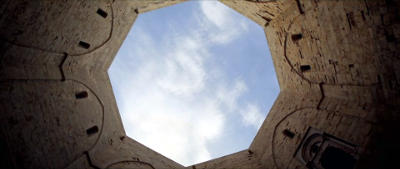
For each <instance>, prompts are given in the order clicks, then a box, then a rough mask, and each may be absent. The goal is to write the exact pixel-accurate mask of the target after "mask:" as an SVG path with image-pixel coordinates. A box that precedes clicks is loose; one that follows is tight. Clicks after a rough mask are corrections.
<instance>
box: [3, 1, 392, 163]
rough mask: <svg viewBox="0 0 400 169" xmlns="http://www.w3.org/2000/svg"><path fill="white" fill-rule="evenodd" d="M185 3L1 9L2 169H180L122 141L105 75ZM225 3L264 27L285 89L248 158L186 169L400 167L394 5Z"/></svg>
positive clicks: (8, 4)
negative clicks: (163, 14) (154, 23)
mask: <svg viewBox="0 0 400 169" xmlns="http://www.w3.org/2000/svg"><path fill="white" fill-rule="evenodd" d="M180 2H183V0H2V2H1V3H0V13H1V15H0V27H1V28H0V30H1V32H0V111H1V112H0V124H1V125H0V154H1V158H0V168H7V169H25V168H33V169H47V168H48V169H99V168H101V169H103V168H113V169H116V168H122V169H132V168H148V169H152V168H157V169H163V168H185V167H184V166H182V165H180V164H178V163H176V162H174V161H172V160H170V159H168V158H166V157H164V156H162V155H160V154H159V153H157V152H155V151H153V150H151V149H149V148H147V147H145V146H143V145H142V144H140V143H138V142H136V141H135V140H133V139H131V138H129V137H127V136H125V131H124V129H123V126H122V122H121V119H120V115H119V112H118V109H117V106H116V102H115V98H114V95H113V91H112V88H111V84H110V81H109V77H108V75H107V69H108V67H109V66H110V64H111V62H112V60H113V58H114V57H115V55H116V53H117V51H118V49H119V48H120V46H121V44H122V42H123V40H124V39H125V37H126V35H127V34H128V31H129V30H130V28H131V27H132V24H133V23H134V21H135V19H136V18H137V16H138V15H139V14H140V13H143V12H147V11H150V10H156V9H158V8H161V7H165V6H169V5H173V4H176V3H180ZM221 2H222V3H224V4H225V5H227V6H229V7H231V8H232V9H234V10H236V11H238V12H240V13H241V14H243V15H244V16H246V17H248V18H250V19H251V20H253V21H254V22H256V23H258V24H259V25H260V26H261V27H263V28H264V30H265V35H266V37H267V39H268V43H269V48H270V50H271V54H272V57H273V61H274V65H275V69H276V73H277V76H278V80H279V85H280V88H281V91H280V94H279V97H278V98H277V100H276V101H275V103H274V105H273V107H272V109H271V111H270V112H269V114H268V117H267V118H266V119H265V121H264V123H263V125H262V127H261V128H260V130H259V131H258V134H257V136H256V137H255V139H254V140H253V142H252V143H251V145H250V146H249V148H248V149H247V150H244V151H241V152H237V153H234V154H231V155H227V156H224V157H221V158H217V159H214V160H210V161H207V162H204V163H200V164H195V165H192V166H188V167H186V168H188V169H203V168H210V169H211V168H212V169H213V168H251V169H353V168H357V169H381V168H399V167H396V166H398V164H399V163H398V161H397V160H398V157H399V156H400V155H399V154H400V137H399V135H400V130H399V128H400V127H399V123H400V121H399V119H400V112H399V111H400V0H279V1H278V0H221ZM265 47H267V46H265Z"/></svg>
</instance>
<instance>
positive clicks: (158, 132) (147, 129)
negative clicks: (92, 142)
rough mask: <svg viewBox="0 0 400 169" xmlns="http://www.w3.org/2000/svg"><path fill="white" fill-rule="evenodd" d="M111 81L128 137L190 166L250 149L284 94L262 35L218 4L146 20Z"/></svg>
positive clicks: (192, 5) (193, 5)
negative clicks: (276, 103) (264, 122)
mask: <svg viewBox="0 0 400 169" xmlns="http://www.w3.org/2000/svg"><path fill="white" fill-rule="evenodd" d="M108 73H109V75H110V78H111V83H112V86H113V90H114V93H115V96H116V99H117V104H118V108H119V111H120V113H121V116H122V121H123V124H124V127H125V130H126V133H127V135H128V136H130V137H131V138H133V139H135V140H137V141H139V142H141V143H142V144H144V145H146V146H148V147H150V148H151V149H153V150H155V151H157V152H159V153H161V154H163V155H165V156H166V157H168V158H170V159H172V160H174V161H176V162H178V163H180V164H182V165H185V166H187V165H191V164H195V163H199V162H203V161H206V160H210V159H213V158H216V157H220V156H223V155H227V154H230V153H234V152H237V151H241V150H243V149H246V148H248V146H249V145H250V143H251V141H252V140H253V138H254V136H255V135H256V133H257V130H258V128H259V127H260V125H261V124H262V122H263V120H264V119H265V117H266V115H267V113H268V111H269V109H270V108H271V106H272V104H273V101H274V100H275V99H276V97H277V95H278V93H279V87H278V82H277V79H276V75H275V72H274V69H273V64H272V59H271V56H270V54H269V49H268V48H267V41H266V39H265V36H264V32H263V30H262V28H261V27H259V26H258V25H256V24H255V23H254V22H252V21H250V20H248V19H247V18H245V17H243V16H241V15H240V14H238V13H236V12H235V11H233V10H231V9H230V8H228V7H226V6H224V5H223V4H221V3H219V2H216V1H189V2H185V3H181V4H178V5H174V6H171V7H167V8H162V9H159V10H156V11H151V12H147V13H144V14H141V15H140V16H139V17H138V19H137V20H136V21H135V24H134V26H133V27H132V29H131V31H130V33H129V35H128V37H127V38H126V40H125V42H124V44H123V45H122V47H121V49H120V50H119V52H118V54H117V57H116V58H115V60H114V62H113V64H112V66H111V68H110V69H109V71H108Z"/></svg>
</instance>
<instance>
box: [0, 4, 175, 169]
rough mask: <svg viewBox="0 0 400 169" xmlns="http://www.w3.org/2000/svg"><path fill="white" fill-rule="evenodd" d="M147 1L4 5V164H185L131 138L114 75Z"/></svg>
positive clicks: (0, 117)
mask: <svg viewBox="0 0 400 169" xmlns="http://www.w3.org/2000/svg"><path fill="white" fill-rule="evenodd" d="M141 2H144V1H125V0H119V1H112V0H109V1H107V0H101V1H99V0H96V1H95V0H91V1H86V0H74V1H65V2H64V1H39V0H35V1H30V0H26V1H22V0H21V1H7V2H5V3H2V4H1V7H0V9H1V11H0V12H1V13H2V15H1V18H0V27H1V33H0V39H1V41H0V42H1V43H0V44H1V45H0V51H1V52H0V53H1V55H0V88H1V90H0V105H1V106H0V110H1V111H2V112H1V114H0V121H1V123H2V124H3V125H1V127H0V129H1V130H0V139H1V144H0V146H1V154H2V157H7V158H8V159H4V158H3V161H2V163H1V165H2V166H7V167H5V168H109V167H111V168H114V167H121V166H126V167H125V168H130V167H131V166H136V167H138V166H139V167H140V168H145V167H147V168H179V167H182V166H181V165H180V164H177V163H175V162H174V161H172V160H170V159H167V158H165V157H163V156H161V155H160V154H158V153H157V152H155V151H153V150H150V149H148V148H146V147H144V146H143V145H141V144H140V143H138V142H136V141H133V140H131V139H129V138H127V137H125V132H124V129H123V126H122V122H121V119H120V115H119V113H118V109H117V106H116V103H115V98H114V95H113V92H112V88H111V84H110V81H109V79H108V75H107V69H108V67H109V65H110V64H111V61H112V60H113V57H114V56H115V54H116V53H117V51H118V49H119V47H120V46H121V44H122V42H123V40H124V39H125V37H126V35H127V33H128V31H129V30H130V28H131V26H132V24H133V22H134V21H135V19H136V17H137V15H138V11H141V9H142V7H143V8H151V5H152V3H157V1H152V2H151V3H150V2H148V1H146V4H145V5H142V6H139V5H138V4H140V3H141ZM162 2H163V3H165V2H164V1H162ZM166 4H168V3H166ZM171 4H172V3H171ZM159 7H160V6H156V7H155V8H159ZM0 168H3V167H0Z"/></svg>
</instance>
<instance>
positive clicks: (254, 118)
mask: <svg viewBox="0 0 400 169" xmlns="http://www.w3.org/2000/svg"><path fill="white" fill-rule="evenodd" d="M240 115H241V116H242V120H243V122H244V124H245V125H247V126H253V127H254V128H256V129H259V128H260V126H261V125H262V123H263V121H264V116H263V114H262V113H261V111H260V109H259V108H258V107H257V106H256V105H254V104H248V105H247V107H246V108H245V109H242V110H240Z"/></svg>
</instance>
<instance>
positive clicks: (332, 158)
mask: <svg viewBox="0 0 400 169" xmlns="http://www.w3.org/2000/svg"><path fill="white" fill-rule="evenodd" d="M320 163H321V166H322V167H324V168H325V169H353V168H354V165H355V163H356V159H355V158H354V157H353V156H352V155H350V154H349V153H347V152H345V151H343V150H341V149H339V148H336V147H331V146H330V147H327V148H326V149H325V151H324V152H323V154H322V156H321V159H320Z"/></svg>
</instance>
